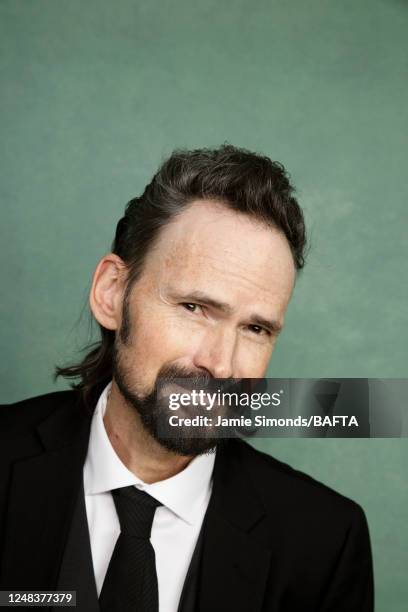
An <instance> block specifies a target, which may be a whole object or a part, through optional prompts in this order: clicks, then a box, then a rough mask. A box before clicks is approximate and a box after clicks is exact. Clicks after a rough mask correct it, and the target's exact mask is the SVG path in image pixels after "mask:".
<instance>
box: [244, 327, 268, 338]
mask: <svg viewBox="0 0 408 612" xmlns="http://www.w3.org/2000/svg"><path fill="white" fill-rule="evenodd" d="M249 329H250V330H251V331H252V332H253V333H254V334H256V335H257V336H262V335H264V334H266V335H267V336H270V332H269V331H268V330H267V329H265V328H264V327H261V326H260V325H249Z"/></svg>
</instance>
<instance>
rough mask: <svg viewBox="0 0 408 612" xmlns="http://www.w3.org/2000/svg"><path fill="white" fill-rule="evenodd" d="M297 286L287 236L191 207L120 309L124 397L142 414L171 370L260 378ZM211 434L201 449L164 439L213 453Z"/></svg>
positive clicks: (217, 208) (213, 209)
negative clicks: (163, 378) (140, 406)
mask: <svg viewBox="0 0 408 612" xmlns="http://www.w3.org/2000/svg"><path fill="white" fill-rule="evenodd" d="M294 281H295V266H294V262H293V257H292V254H291V251H290V247H289V244H288V242H287V240H286V238H285V236H284V235H283V234H282V233H281V232H279V231H278V230H276V229H273V228H271V227H267V226H265V225H263V224H260V223H259V222H257V221H255V220H253V219H251V218H250V217H248V216H246V215H243V214H241V213H237V212H235V211H232V210H230V209H228V208H227V207H225V205H223V204H220V203H217V202H214V201H207V200H200V201H195V202H193V203H192V204H191V205H190V206H189V207H188V208H187V209H185V210H184V211H183V212H182V213H181V214H180V215H178V216H177V217H176V218H175V220H173V221H172V222H171V223H170V224H169V225H167V226H166V227H164V228H163V229H162V230H161V232H160V235H159V238H158V240H157V243H156V245H155V246H154V247H153V248H152V250H151V251H150V252H149V253H148V254H147V256H146V260H145V264H144V269H143V273H142V274H141V276H140V278H139V279H138V280H137V281H136V282H135V284H134V285H133V287H132V289H131V292H130V294H129V297H128V303H127V304H125V305H124V306H125V308H124V310H123V314H122V322H121V329H120V330H119V333H118V334H117V335H116V342H115V359H114V361H115V367H114V379H115V381H116V382H117V384H118V387H119V389H120V391H121V392H122V395H124V397H125V399H127V400H128V401H130V403H133V404H134V405H135V408H137V404H140V403H141V402H142V403H143V401H144V400H145V399H147V400H149V399H150V400H152V398H153V395H152V392H153V390H154V389H155V388H156V385H157V381H158V378H159V377H161V376H162V375H163V374H165V375H167V374H169V373H170V374H172V375H173V376H176V377H177V375H179V376H180V378H182V377H184V376H186V375H190V376H204V377H215V378H262V377H263V376H264V375H265V373H266V370H267V366H268V362H269V360H270V357H271V354H272V351H273V348H274V345H275V342H276V338H277V335H278V333H279V329H280V328H281V327H282V325H283V319H284V314H285V311H286V308H287V306H288V302H289V299H290V296H291V293H292V290H293V286H294ZM151 409H152V406H151V405H150V403H149V401H147V404H146V405H145V406H144V410H145V412H146V411H149V410H151ZM153 409H154V407H153ZM142 411H143V409H142ZM139 412H140V410H139ZM145 417H146V415H145ZM152 417H153V418H154V415H153V414H150V418H152ZM146 418H147V421H148V420H149V415H147V417H146ZM146 418H145V419H144V418H143V414H142V420H143V422H144V423H145V425H147V426H148V428H149V430H150V433H152V434H153V435H155V431H154V430H155V428H156V426H157V424H155V423H151V422H150V423H148V422H146ZM156 433H157V432H156ZM207 433H208V432H207ZM155 437H157V435H156V436H155ZM207 438H208V439H207V442H206V443H202V444H201V447H200V446H199V445H198V446H197V444H196V445H195V446H194V443H193V442H192V443H191V445H190V446H189V447H185V446H184V447H183V448H176V447H174V448H173V447H172V445H173V446H174V444H175V443H174V442H171V441H169V442H165V441H162V442H164V445H165V446H167V447H168V448H170V449H171V450H174V451H176V452H177V451H179V452H181V454H190V453H191V454H198V453H199V452H204V450H206V449H207V448H210V447H211V439H210V436H207ZM196 442H197V441H196ZM194 451H195V452H194Z"/></svg>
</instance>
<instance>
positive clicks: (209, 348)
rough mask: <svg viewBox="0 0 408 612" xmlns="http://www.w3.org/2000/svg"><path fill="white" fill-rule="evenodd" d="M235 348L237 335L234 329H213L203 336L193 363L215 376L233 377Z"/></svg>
mask: <svg viewBox="0 0 408 612" xmlns="http://www.w3.org/2000/svg"><path fill="white" fill-rule="evenodd" d="M235 349H236V336H235V333H234V332H233V331H232V330H224V331H221V330H219V331H215V330H211V331H209V332H208V333H207V334H206V335H205V337H204V338H202V342H201V344H200V346H199V348H198V349H197V351H196V352H195V354H194V358H193V363H194V365H195V366H196V367H197V368H201V369H205V370H207V371H208V372H209V373H210V374H211V376H213V377H214V378H231V377H233V375H234V357H235Z"/></svg>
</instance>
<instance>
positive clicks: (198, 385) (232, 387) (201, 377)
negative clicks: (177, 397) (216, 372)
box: [156, 365, 252, 393]
mask: <svg viewBox="0 0 408 612" xmlns="http://www.w3.org/2000/svg"><path fill="white" fill-rule="evenodd" d="M172 383H173V384H176V385H177V386H178V387H182V388H183V389H185V391H186V393H188V392H191V391H193V390H197V391H200V390H203V391H205V392H206V393H215V392H217V391H222V392H223V393H226V392H228V393H242V392H244V391H248V388H249V387H251V386H252V379H248V378H215V377H214V376H212V375H211V374H210V373H209V372H203V371H202V370H196V369H191V368H188V367H185V366H178V365H166V366H163V367H162V368H161V369H160V371H159V373H158V375H157V379H156V391H157V392H158V391H159V389H160V390H164V389H165V387H166V385H168V384H172Z"/></svg>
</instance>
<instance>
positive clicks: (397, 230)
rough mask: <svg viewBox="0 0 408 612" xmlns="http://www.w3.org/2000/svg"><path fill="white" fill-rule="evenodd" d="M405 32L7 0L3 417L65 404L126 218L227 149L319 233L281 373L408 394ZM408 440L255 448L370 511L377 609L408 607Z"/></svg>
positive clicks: (276, 360)
mask: <svg viewBox="0 0 408 612" xmlns="http://www.w3.org/2000/svg"><path fill="white" fill-rule="evenodd" d="M407 32H408V3H407V2H405V1H403V0H383V1H380V0H343V1H341V2H338V1H336V0H331V1H330V0H327V1H324V0H292V1H291V0H268V1H266V0H262V1H256V0H255V1H253V2H249V1H248V0H247V1H246V2H243V0H237V1H235V2H233V1H231V0H217V1H215V0H202V1H201V2H194V1H192V0H188V1H187V0H181V1H172V2H170V1H165V0H162V1H161V2H158V1H157V0H139V1H133V2H132V1H130V0H119V1H118V0H116V1H115V2H112V1H107V0H86V1H85V2H84V1H83V0H65V1H62V0H61V1H57V0H36V1H29V0H27V1H22V0H7V1H5V0H1V1H0V70H1V82H0V84H1V94H0V95H1V114H0V122H1V159H0V168H1V175H2V178H1V182H0V189H1V205H2V223H1V236H0V237H1V245H2V264H3V268H2V275H1V284H2V300H1V321H2V325H1V339H2V347H3V358H2V360H1V370H2V372H1V375H2V401H3V402H12V401H16V400H18V399H22V398H25V397H29V396H32V395H38V394H41V393H46V392H48V391H51V390H53V389H55V388H64V386H65V385H64V383H63V382H61V383H59V384H58V385H57V387H54V386H53V383H52V371H53V366H54V364H55V363H59V364H61V363H62V362H67V361H68V360H69V359H70V357H74V356H76V353H75V351H76V350H78V349H79V348H80V347H81V346H82V345H83V343H84V342H86V341H87V340H88V339H89V337H90V335H92V329H90V328H89V319H88V318H87V314H86V310H87V293H88V290H89V285H90V279H91V275H92V272H93V270H94V268H95V266H96V263H97V261H98V259H99V258H100V257H101V256H102V255H103V254H104V253H106V252H107V251H108V250H109V245H110V243H111V240H112V238H113V232H114V227H115V224H116V222H117V220H118V219H119V217H120V216H121V215H122V212H123V209H124V205H125V203H126V202H127V201H128V200H129V199H130V198H131V197H133V196H135V195H137V194H139V193H140V191H141V190H142V188H143V187H144V185H145V184H146V182H147V181H148V180H149V179H150V177H151V175H152V173H153V172H154V171H155V169H156V167H157V165H158V163H159V162H160V161H161V160H162V159H163V158H164V157H165V156H166V155H167V154H168V153H169V152H170V151H171V150H172V149H173V148H174V147H176V146H183V147H200V146H211V145H218V144H220V143H222V142H224V141H228V142H231V143H232V144H236V145H238V146H244V147H247V148H250V149H254V150H257V151H259V152H262V153H265V154H267V155H269V156H271V157H272V158H273V159H277V160H279V161H281V162H283V163H284V164H285V166H286V167H287V168H288V170H289V171H290V173H291V175H292V178H293V181H294V182H295V184H296V185H297V187H298V197H299V201H300V203H301V204H302V205H303V207H304V209H305V212H306V216H307V222H308V227H309V235H310V243H311V250H310V254H309V260H308V265H307V267H306V269H305V271H304V274H303V276H302V277H301V278H300V280H299V283H298V286H297V288H296V291H295V295H294V298H293V301H292V304H291V305H290V308H289V311H288V316H287V326H286V330H285V332H284V334H283V335H282V337H281V339H280V343H279V345H278V347H277V349H276V352H275V353H274V357H273V360H272V362H271V368H270V376H277V377H365V376H367V377H383V378H387V377H396V378H397V377H402V378H403V377H406V376H407V367H406V364H407V343H408V331H407V330H408V326H407V323H408V321H407V298H408V282H407V255H408V241H407V237H406V233H407V221H408V218H407V217H408V215H407V196H408V186H407V185H408V182H407V176H406V164H407V148H408V147H407V116H408V103H407V102H408V100H407V98H408V96H407V93H408V80H407V65H408V61H407V59H408V53H407V51H408V43H407ZM81 313H82V317H81V318H80V319H79V316H80V315H81ZM407 442H408V441H407V439H403V440H399V439H395V440H338V439H337V440H334V439H331V440H310V439H308V440H293V439H292V440H277V439H275V440H260V441H258V443H257V446H258V447H259V448H262V449H264V450H266V451H268V452H270V453H271V454H274V455H275V456H277V457H279V458H281V459H283V460H284V461H287V462H289V463H290V464H291V465H293V466H294V467H297V468H299V469H302V470H304V471H306V472H308V473H310V474H312V475H313V476H314V477H316V478H318V479H319V480H322V481H323V482H325V483H327V484H328V485H330V486H331V487H333V488H335V489H337V490H339V491H341V492H342V493H344V494H345V495H348V496H350V497H352V498H353V499H355V500H357V501H358V502H359V503H361V504H362V506H363V507H364V509H365V511H366V514H367V517H368V522H369V525H370V530H371V537H372V545H373V552H374V561H375V577H376V587H377V607H376V609H377V611H379V612H402V611H404V612H405V611H406V610H407V609H408V608H407V606H408V580H407V571H408V525H407V518H408V487H407V484H408V476H407V472H408V470H407V463H408V461H407V460H408V444H407Z"/></svg>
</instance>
